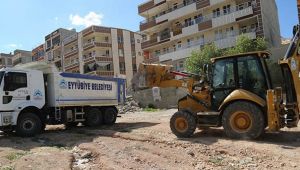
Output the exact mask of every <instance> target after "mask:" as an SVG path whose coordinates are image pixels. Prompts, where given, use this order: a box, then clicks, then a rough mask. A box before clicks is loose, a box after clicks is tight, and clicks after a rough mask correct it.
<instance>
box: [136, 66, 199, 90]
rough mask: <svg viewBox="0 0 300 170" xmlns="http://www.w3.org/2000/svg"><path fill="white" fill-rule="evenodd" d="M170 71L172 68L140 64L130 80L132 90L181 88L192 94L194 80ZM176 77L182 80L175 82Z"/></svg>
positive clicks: (183, 74) (189, 76)
mask: <svg viewBox="0 0 300 170" xmlns="http://www.w3.org/2000/svg"><path fill="white" fill-rule="evenodd" d="M172 69H173V67H172V66H168V65H158V64H144V63H143V64H140V66H139V69H138V72H137V74H136V75H135V76H134V78H133V80H132V85H133V88H134V90H139V89H145V88H152V87H162V88H167V87H177V88H180V87H182V88H186V89H187V90H188V92H189V93H192V91H193V85H194V83H195V81H196V80H195V78H194V77H192V76H191V75H189V74H186V73H178V72H174V71H172ZM176 75H180V76H183V77H184V78H183V79H181V80H177V79H175V77H176Z"/></svg>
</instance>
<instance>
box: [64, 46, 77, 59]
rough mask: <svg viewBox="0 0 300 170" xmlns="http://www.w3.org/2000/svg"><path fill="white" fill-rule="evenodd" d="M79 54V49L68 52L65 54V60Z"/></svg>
mask: <svg viewBox="0 0 300 170" xmlns="http://www.w3.org/2000/svg"><path fill="white" fill-rule="evenodd" d="M77 53H78V49H77V48H75V49H73V50H68V51H66V52H65V54H64V58H68V57H71V56H73V55H76V54H77Z"/></svg>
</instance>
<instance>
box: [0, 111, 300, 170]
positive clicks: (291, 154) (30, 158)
mask: <svg viewBox="0 0 300 170" xmlns="http://www.w3.org/2000/svg"><path fill="white" fill-rule="evenodd" d="M175 111H176V110H164V111H159V112H140V113H131V114H124V115H122V117H121V118H118V120H117V124H116V125H114V126H112V127H99V128H92V129H91V128H86V127H80V126H79V127H75V128H72V129H65V128H64V126H49V127H47V129H48V130H47V131H46V132H45V133H44V134H41V135H39V136H36V137H34V138H19V137H16V136H14V135H13V134H10V135H5V134H3V133H1V132H0V170H11V169H17V170H18V169H22V170H27V169H33V170H39V169H40V170H45V169H55V170H58V169H95V170H96V169H107V170H110V169H118V170H119V169H230V170H231V169H300V161H299V160H300V128H298V129H293V130H288V129H285V130H284V131H282V132H280V133H276V134H264V135H263V137H261V138H260V139H258V140H256V141H237V140H231V139H228V138H227V137H226V136H225V134H224V132H223V130H222V129H207V130H204V131H201V130H197V132H196V133H195V135H194V136H193V137H192V138H190V139H181V140H179V139H177V138H176V137H175V136H174V135H173V134H172V133H171V131H170V128H169V119H170V117H171V115H172V114H173V113H174V112H175Z"/></svg>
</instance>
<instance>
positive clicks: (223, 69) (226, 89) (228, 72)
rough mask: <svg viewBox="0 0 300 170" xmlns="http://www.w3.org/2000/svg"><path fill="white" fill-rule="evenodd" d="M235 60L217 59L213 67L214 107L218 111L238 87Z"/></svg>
mask: <svg viewBox="0 0 300 170" xmlns="http://www.w3.org/2000/svg"><path fill="white" fill-rule="evenodd" d="M235 65H236V64H235V60H234V59H232V58H228V59H222V60H219V61H218V60H217V61H216V62H215V64H214V67H213V78H212V81H213V82H212V86H213V92H212V109H213V110H215V111H217V110H218V108H219V106H220V105H221V103H222V102H223V101H224V99H225V98H226V97H227V96H228V95H229V94H230V93H231V92H232V91H233V90H234V89H235V88H236V78H235V77H236V76H235V71H234V70H235V67H236V66H235Z"/></svg>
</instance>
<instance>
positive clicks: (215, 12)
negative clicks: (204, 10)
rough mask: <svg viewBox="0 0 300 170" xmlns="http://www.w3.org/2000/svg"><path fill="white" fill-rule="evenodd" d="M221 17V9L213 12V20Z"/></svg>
mask: <svg viewBox="0 0 300 170" xmlns="http://www.w3.org/2000/svg"><path fill="white" fill-rule="evenodd" d="M220 15H221V13H220V8H217V9H215V10H213V18H217V17H219V16H220Z"/></svg>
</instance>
